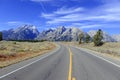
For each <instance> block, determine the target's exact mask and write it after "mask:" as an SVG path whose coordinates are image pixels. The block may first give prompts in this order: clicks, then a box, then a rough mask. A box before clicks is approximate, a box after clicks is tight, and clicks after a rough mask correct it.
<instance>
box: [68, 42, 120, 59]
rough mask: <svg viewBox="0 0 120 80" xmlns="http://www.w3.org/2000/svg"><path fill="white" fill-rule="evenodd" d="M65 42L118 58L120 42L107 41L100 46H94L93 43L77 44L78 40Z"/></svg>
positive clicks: (119, 57) (119, 56) (119, 55)
mask: <svg viewBox="0 0 120 80" xmlns="http://www.w3.org/2000/svg"><path fill="white" fill-rule="evenodd" d="M67 44H71V45H77V46H79V47H82V48H87V49H90V50H94V51H97V52H100V53H102V54H103V55H107V56H109V57H112V58H116V59H118V60H120V42H107V43H105V44H104V45H102V46H99V47H95V46H94V44H93V43H84V44H80V45H79V44H78V42H67Z"/></svg>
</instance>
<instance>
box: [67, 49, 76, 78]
mask: <svg viewBox="0 0 120 80" xmlns="http://www.w3.org/2000/svg"><path fill="white" fill-rule="evenodd" d="M69 54H70V63H69V72H68V80H76V79H75V77H74V78H72V51H71V50H70V48H69Z"/></svg>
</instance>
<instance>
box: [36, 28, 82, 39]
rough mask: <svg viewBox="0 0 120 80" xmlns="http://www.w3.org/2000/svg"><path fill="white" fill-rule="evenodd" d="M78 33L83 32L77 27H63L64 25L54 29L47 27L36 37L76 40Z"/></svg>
mask: <svg viewBox="0 0 120 80" xmlns="http://www.w3.org/2000/svg"><path fill="white" fill-rule="evenodd" d="M80 33H84V32H83V31H81V30H80V29H79V28H76V27H72V28H65V27H64V26H62V27H58V28H56V29H49V30H46V31H43V32H42V33H40V34H39V35H38V37H37V38H36V39H37V40H41V39H47V40H55V41H71V40H78V35H79V34H80Z"/></svg>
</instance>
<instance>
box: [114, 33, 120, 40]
mask: <svg viewBox="0 0 120 80" xmlns="http://www.w3.org/2000/svg"><path fill="white" fill-rule="evenodd" d="M112 38H113V39H115V40H116V41H117V42H120V34H114V35H112Z"/></svg>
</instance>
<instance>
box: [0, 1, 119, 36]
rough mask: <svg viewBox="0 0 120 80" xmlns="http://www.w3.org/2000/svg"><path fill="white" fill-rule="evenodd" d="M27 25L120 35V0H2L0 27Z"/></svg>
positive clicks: (3, 28) (5, 28) (0, 5)
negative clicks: (97, 30)
mask: <svg viewBox="0 0 120 80" xmlns="http://www.w3.org/2000/svg"><path fill="white" fill-rule="evenodd" d="M24 24H33V25H35V26H36V27H37V28H38V29H39V30H40V31H42V30H45V29H49V28H56V27H59V26H66V27H79V28H80V29H82V30H84V31H86V32H87V31H89V30H96V29H103V30H105V31H106V32H108V33H110V34H120V0H0V30H8V29H11V28H17V27H19V26H21V25H24Z"/></svg>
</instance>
